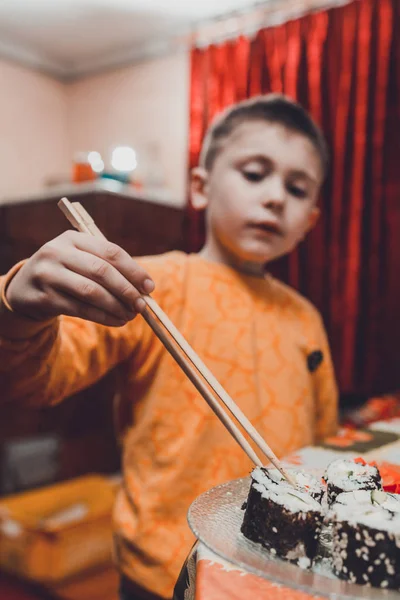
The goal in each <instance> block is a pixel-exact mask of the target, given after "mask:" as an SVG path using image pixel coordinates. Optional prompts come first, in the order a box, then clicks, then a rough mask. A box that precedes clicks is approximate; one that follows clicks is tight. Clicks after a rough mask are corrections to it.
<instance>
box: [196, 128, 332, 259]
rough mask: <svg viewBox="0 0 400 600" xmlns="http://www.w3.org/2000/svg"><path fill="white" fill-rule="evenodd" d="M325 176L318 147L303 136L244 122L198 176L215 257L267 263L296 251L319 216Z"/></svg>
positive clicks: (200, 201)
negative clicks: (320, 197) (318, 200)
mask: <svg viewBox="0 0 400 600" xmlns="http://www.w3.org/2000/svg"><path fill="white" fill-rule="evenodd" d="M196 180H197V181H196ZM322 180H323V173H322V166H321V160H320V157H319V155H318V152H317V150H316V149H315V148H314V146H313V144H312V142H311V141H310V140H309V139H308V138H307V137H305V136H304V135H302V134H301V133H297V132H294V131H291V130H289V129H287V128H286V127H284V126H283V125H279V124H274V123H268V122H265V121H247V122H244V123H242V124H240V125H238V126H237V127H236V128H235V130H234V131H233V132H232V133H231V135H230V136H229V137H228V138H226V140H225V141H224V142H223V145H222V147H221V149H220V151H219V153H218V154H217V157H216V159H215V161H214V165H213V167H212V169H211V171H210V172H206V171H204V170H202V169H200V170H198V171H197V173H196V172H195V173H194V185H193V189H194V191H193V201H194V205H195V206H196V205H197V206H198V207H199V208H203V207H205V206H207V243H206V247H207V248H208V249H209V250H210V251H211V253H213V254H214V255H215V254H217V255H218V256H213V258H214V259H216V260H219V261H222V262H231V260H229V258H231V259H232V258H233V259H234V260H236V261H243V262H251V263H258V264H259V263H263V264H264V263H266V262H269V261H271V260H273V259H275V258H278V257H279V256H282V255H284V254H287V253H288V252H290V251H291V250H292V249H293V248H295V247H296V246H297V244H298V243H299V242H300V241H301V240H302V239H303V238H304V236H305V234H306V233H307V232H308V230H309V229H310V228H311V227H312V226H313V225H314V223H315V221H316V219H317V216H318V209H317V208H316V202H317V197H318V193H319V189H320V186H321V183H322Z"/></svg>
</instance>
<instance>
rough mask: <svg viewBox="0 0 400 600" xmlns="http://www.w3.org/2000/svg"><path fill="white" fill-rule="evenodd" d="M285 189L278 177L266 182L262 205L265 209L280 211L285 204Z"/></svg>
mask: <svg viewBox="0 0 400 600" xmlns="http://www.w3.org/2000/svg"><path fill="white" fill-rule="evenodd" d="M285 199H286V189H285V185H284V183H283V181H282V180H281V179H280V178H279V177H273V178H271V179H270V180H269V181H268V185H267V186H266V188H265V190H264V198H263V205H264V206H265V207H266V208H275V209H281V208H282V207H283V205H284V203H285Z"/></svg>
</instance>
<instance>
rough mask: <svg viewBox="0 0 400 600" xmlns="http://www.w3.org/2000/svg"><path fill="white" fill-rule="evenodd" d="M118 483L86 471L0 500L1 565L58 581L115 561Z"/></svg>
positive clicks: (36, 578) (37, 578)
mask: <svg viewBox="0 0 400 600" xmlns="http://www.w3.org/2000/svg"><path fill="white" fill-rule="evenodd" d="M115 491H116V490H115V484H114V483H111V482H110V481H109V480H107V479H106V478H105V477H101V476H95V475H93V476H86V477H80V478H78V479H74V480H72V481H68V482H66V483H61V484H57V485H54V486H50V487H46V488H43V489H40V490H35V491H29V492H24V493H22V494H17V495H14V496H9V497H8V498H4V499H2V501H1V502H0V568H1V569H2V570H3V571H6V572H9V573H14V574H16V575H19V576H21V577H24V578H27V579H31V580H34V581H38V582H43V583H44V582H46V583H48V582H53V583H54V582H57V581H61V580H63V579H65V578H66V577H69V576H71V575H75V574H77V573H80V572H82V571H85V570H86V569H88V568H91V567H95V566H98V565H103V564H110V563H111V562H112V508H113V504H114V498H115Z"/></svg>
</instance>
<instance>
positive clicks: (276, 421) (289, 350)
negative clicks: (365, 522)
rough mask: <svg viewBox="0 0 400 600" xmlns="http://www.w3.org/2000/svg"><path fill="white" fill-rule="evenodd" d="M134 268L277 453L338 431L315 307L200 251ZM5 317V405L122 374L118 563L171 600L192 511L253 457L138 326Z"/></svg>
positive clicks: (43, 402)
mask: <svg viewBox="0 0 400 600" xmlns="http://www.w3.org/2000/svg"><path fill="white" fill-rule="evenodd" d="M138 262H139V263H140V264H141V265H143V267H145V269H147V270H148V272H149V273H150V275H151V276H152V277H153V279H154V281H155V283H156V289H155V292H154V294H153V297H154V298H155V299H156V300H157V302H158V303H159V304H160V305H161V307H162V308H163V309H164V311H165V312H166V313H167V314H168V316H170V318H171V319H172V321H173V322H174V323H175V325H176V326H177V327H178V329H179V330H180V331H181V333H182V334H183V335H184V336H185V337H186V338H187V340H188V341H189V343H190V344H191V345H192V346H193V347H194V349H195V350H196V352H197V353H198V354H199V355H200V357H201V358H202V359H203V360H204V362H205V363H206V364H207V366H208V367H209V368H210V369H211V371H212V372H213V374H214V375H215V376H216V377H217V379H218V380H219V381H220V383H221V384H222V385H223V386H224V387H225V388H226V390H227V391H228V393H229V394H230V395H231V396H232V397H233V398H234V400H235V401H236V403H237V404H238V405H239V406H240V408H241V409H242V410H243V412H244V413H245V414H246V415H247V417H249V419H250V420H251V421H252V423H253V424H254V425H255V427H256V428H257V429H258V430H259V432H260V433H261V434H262V435H263V436H264V437H265V439H266V440H267V442H268V443H269V445H270V446H271V447H272V449H273V450H274V451H275V452H276V454H277V455H278V456H283V455H285V454H288V453H290V452H292V451H293V450H295V449H297V448H300V447H301V446H305V445H308V444H314V443H315V442H316V441H317V440H319V439H321V438H323V437H325V436H327V435H329V434H332V433H333V432H334V431H335V429H336V424H337V390H336V385H335V379H334V374H333V370H332V364H331V358H330V353H329V348H328V344H327V340H326V336H325V333H324V329H323V325H322V323H321V319H320V317H319V315H318V313H317V311H316V310H315V309H314V308H313V307H312V306H311V305H310V303H309V302H308V301H306V300H305V299H304V298H302V297H301V296H300V295H299V294H297V293H296V292H295V291H293V290H292V289H290V288H289V287H287V286H286V285H284V284H282V283H280V282H278V281H276V280H275V279H273V278H272V277H269V276H268V277H267V278H266V279H265V280H262V279H258V278H254V277H250V276H245V275H243V274H240V273H238V272H236V271H234V270H232V269H230V268H228V267H225V266H223V265H219V264H214V263H209V262H206V261H205V260H204V259H202V258H201V257H199V256H198V255H189V256H187V255H185V254H183V253H180V252H172V253H169V254H165V255H162V256H157V257H150V258H141V259H139V260H138ZM6 280H7V277H6V278H3V285H4V284H5V282H6ZM0 315H1V316H0V390H1V391H0V394H1V398H2V400H3V401H9V402H10V401H11V402H21V403H26V404H27V405H36V406H48V405H51V404H55V403H57V402H60V401H61V400H62V399H63V398H65V397H66V396H69V395H71V394H73V393H75V392H77V391H78V390H80V389H82V388H85V387H87V386H89V385H91V384H92V383H93V382H95V381H96V380H98V379H99V378H100V377H101V376H102V375H104V374H105V373H106V372H107V371H108V370H109V369H110V368H112V367H114V366H115V365H117V364H119V365H120V366H121V369H122V370H123V373H124V376H125V377H124V386H123V389H122V394H123V398H124V402H127V401H128V402H129V406H130V407H131V414H132V424H133V425H132V426H131V427H130V428H129V429H128V431H127V434H126V435H125V439H124V451H123V486H122V489H121V490H120V492H119V495H118V499H117V502H116V506H115V514H114V516H115V543H116V556H117V560H118V564H119V568H120V570H121V571H122V572H123V573H124V574H125V575H126V576H127V577H129V578H131V579H132V580H133V581H135V582H136V583H137V584H138V585H141V586H142V587H145V588H147V589H149V590H151V591H152V592H153V593H156V594H159V595H161V596H165V597H168V596H171V594H172V589H173V586H174V583H175V580H176V578H177V575H178V573H179V570H180V568H181V566H182V563H183V561H184V559H185V557H186V555H187V553H188V551H189V549H190V547H191V545H192V543H193V541H194V538H193V536H192V534H191V532H190V530H189V527H188V525H187V523H186V513H187V509H188V507H189V505H190V503H191V502H192V501H193V500H194V498H196V496H198V495H199V494H201V493H202V492H204V491H205V490H207V489H208V488H210V487H212V486H214V485H217V484H219V483H221V482H223V481H227V480H229V479H234V478H237V477H242V476H245V475H247V474H248V473H249V471H250V470H251V467H252V465H251V464H250V461H249V459H248V458H247V456H246V455H245V454H244V453H243V451H242V450H241V448H240V447H239V446H237V444H236V442H235V441H234V440H233V439H232V438H231V437H230V435H229V434H228V432H227V431H226V430H225V429H224V427H223V425H222V424H221V423H220V422H219V421H218V419H217V418H216V416H215V415H214V414H213V413H212V412H211V410H210V409H209V407H208V406H207V404H206V403H205V401H204V400H203V399H202V398H201V397H200V396H199V394H198V393H197V391H196V390H195V389H194V387H193V386H192V384H191V383H190V382H189V381H188V380H187V379H186V377H185V375H184V374H183V373H182V372H181V370H180V368H179V367H178V366H177V365H176V363H175V362H174V360H173V359H172V357H171V356H170V355H169V354H168V352H167V351H166V350H165V349H164V348H163V346H162V344H161V343H160V342H159V340H158V339H157V338H156V337H155V336H154V335H153V333H152V331H151V329H150V328H149V327H148V325H147V324H146V323H145V321H144V320H143V319H142V318H141V317H138V318H136V319H135V320H134V321H132V322H131V323H128V324H127V325H125V326H124V327H122V328H119V329H113V328H107V327H103V326H100V325H97V324H94V323H90V322H86V321H83V320H80V319H76V318H71V317H60V318H57V319H53V320H51V321H48V322H46V323H37V322H34V321H31V320H28V319H25V318H22V317H18V316H17V315H16V314H12V313H9V312H8V311H7V310H6V309H5V307H4V306H3V307H0ZM317 351H321V352H322V357H323V358H322V362H320V364H319V363H318V354H317V353H316V352H317ZM313 353H314V354H313ZM310 355H311V359H310ZM316 356H317V360H316V361H315V360H312V359H313V358H314V359H315V357H316ZM319 358H321V355H319Z"/></svg>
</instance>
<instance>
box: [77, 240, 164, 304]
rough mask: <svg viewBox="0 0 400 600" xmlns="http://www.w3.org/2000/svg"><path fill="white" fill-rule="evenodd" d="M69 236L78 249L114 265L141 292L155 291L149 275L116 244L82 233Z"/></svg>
mask: <svg viewBox="0 0 400 600" xmlns="http://www.w3.org/2000/svg"><path fill="white" fill-rule="evenodd" d="M69 234H70V235H71V239H72V241H73V243H74V245H75V247H76V248H78V249H80V250H83V251H85V252H87V253H90V254H94V255H95V256H98V257H99V258H101V259H103V260H104V261H106V262H107V263H109V264H110V265H112V266H113V267H114V268H115V269H117V271H119V272H120V273H121V274H122V275H123V276H124V277H125V278H126V279H127V280H128V281H129V282H130V283H131V284H132V285H133V286H134V287H135V288H136V289H137V290H139V292H141V293H143V294H150V293H151V292H152V291H153V290H154V282H153V281H152V279H151V277H150V276H149V274H148V273H147V272H146V271H145V270H144V269H143V268H142V267H141V266H139V265H138V264H137V263H136V262H135V261H134V260H133V259H132V258H131V256H129V254H128V253H127V252H125V250H123V249H122V248H120V247H119V246H117V245H116V244H113V243H111V242H108V241H107V240H103V239H100V238H94V237H92V236H90V235H86V234H82V233H76V232H69ZM72 236H73V237H72Z"/></svg>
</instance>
